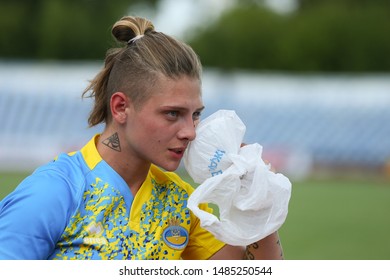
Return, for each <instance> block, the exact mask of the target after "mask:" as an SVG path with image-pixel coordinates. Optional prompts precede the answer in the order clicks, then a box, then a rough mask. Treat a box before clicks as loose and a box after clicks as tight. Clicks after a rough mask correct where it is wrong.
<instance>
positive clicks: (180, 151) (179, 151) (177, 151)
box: [169, 147, 186, 157]
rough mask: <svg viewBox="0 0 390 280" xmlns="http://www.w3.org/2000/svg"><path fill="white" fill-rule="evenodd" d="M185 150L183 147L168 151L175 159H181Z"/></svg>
mask: <svg viewBox="0 0 390 280" xmlns="http://www.w3.org/2000/svg"><path fill="white" fill-rule="evenodd" d="M185 150H186V148H184V147H180V148H173V149H169V151H170V152H172V153H173V154H174V155H175V156H177V157H182V156H183V154H184V151H185Z"/></svg>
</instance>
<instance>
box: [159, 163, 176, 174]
mask: <svg viewBox="0 0 390 280" xmlns="http://www.w3.org/2000/svg"><path fill="white" fill-rule="evenodd" d="M156 165H157V166H159V167H160V168H162V169H164V170H165V171H169V172H173V171H176V169H177V168H178V167H179V165H180V163H177V164H156Z"/></svg>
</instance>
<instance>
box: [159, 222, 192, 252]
mask: <svg viewBox="0 0 390 280" xmlns="http://www.w3.org/2000/svg"><path fill="white" fill-rule="evenodd" d="M162 237H163V240H164V242H165V244H167V245H168V247H170V248H172V249H175V250H182V249H184V248H185V247H186V246H187V244H188V239H189V238H188V231H187V230H186V229H185V228H183V227H181V226H174V225H171V226H168V227H167V228H166V229H165V230H164V232H163V236H162Z"/></svg>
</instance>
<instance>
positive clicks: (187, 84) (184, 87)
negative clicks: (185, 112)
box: [148, 76, 203, 106]
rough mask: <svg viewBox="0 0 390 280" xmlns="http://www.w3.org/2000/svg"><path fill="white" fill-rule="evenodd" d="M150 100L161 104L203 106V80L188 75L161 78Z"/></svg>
mask: <svg viewBox="0 0 390 280" xmlns="http://www.w3.org/2000/svg"><path fill="white" fill-rule="evenodd" d="M148 101H151V102H154V103H159V104H161V105H164V104H167V105H168V104H169V105H173V104H177V105H178V106H179V105H180V106H186V105H188V106H191V105H195V106H202V105H203V103H202V94H201V82H200V80H198V79H196V78H191V77H188V76H182V77H179V78H176V79H171V78H166V77H163V78H159V79H158V80H157V83H156V84H155V85H154V86H153V88H152V94H151V97H150V100H148Z"/></svg>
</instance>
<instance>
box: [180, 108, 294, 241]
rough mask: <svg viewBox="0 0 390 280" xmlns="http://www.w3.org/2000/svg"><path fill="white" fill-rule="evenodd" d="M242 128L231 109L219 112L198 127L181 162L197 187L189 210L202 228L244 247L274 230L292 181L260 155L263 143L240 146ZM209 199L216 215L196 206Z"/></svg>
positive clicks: (283, 213)
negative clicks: (277, 171)
mask: <svg viewBox="0 0 390 280" xmlns="http://www.w3.org/2000/svg"><path fill="white" fill-rule="evenodd" d="M245 130H246V127H245V125H244V124H243V122H242V121H241V120H240V118H239V117H238V116H237V115H236V113H235V112H234V111H228V110H220V111H217V112H216V113H214V114H212V115H211V116H209V117H208V118H206V119H205V120H204V121H202V122H201V123H200V124H199V125H198V127H197V137H196V139H195V140H194V141H192V142H191V144H190V145H189V147H188V148H187V150H186V152H185V155H184V166H185V168H186V170H187V172H188V174H189V175H190V176H191V177H192V179H193V180H194V181H195V182H196V183H199V184H200V185H199V186H198V187H197V188H196V189H195V191H194V192H193V193H192V195H191V196H190V198H189V200H188V205H187V206H188V208H190V210H191V211H192V212H193V213H194V214H195V215H196V216H197V217H198V218H199V219H200V222H201V226H202V227H203V228H205V229H207V230H208V231H210V232H211V233H212V234H214V235H215V237H216V238H217V239H219V240H221V241H223V242H225V243H227V244H230V245H237V246H238V245H242V246H246V245H249V244H251V243H253V242H256V241H258V240H260V239H262V238H264V237H266V236H268V235H270V234H271V233H273V232H275V231H276V230H278V229H279V228H280V227H281V226H282V224H283V223H284V221H285V219H286V217H287V213H288V203H289V200H290V196H291V183H290V181H289V179H288V178H287V177H285V176H283V175H282V174H279V173H278V174H276V173H274V172H272V171H271V170H270V166H269V165H267V164H265V163H264V161H263V160H262V159H261V155H262V147H261V146H260V145H259V144H257V143H255V144H251V145H246V146H244V147H241V143H242V141H243V138H244V134H245ZM200 203H214V204H216V205H217V206H218V208H219V218H218V217H216V216H215V215H212V214H210V213H208V212H206V211H203V210H201V209H200V208H199V207H198V205H199V204H200Z"/></svg>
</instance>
